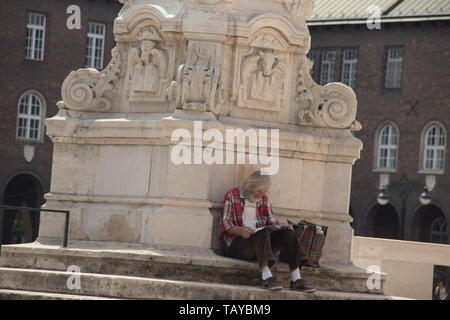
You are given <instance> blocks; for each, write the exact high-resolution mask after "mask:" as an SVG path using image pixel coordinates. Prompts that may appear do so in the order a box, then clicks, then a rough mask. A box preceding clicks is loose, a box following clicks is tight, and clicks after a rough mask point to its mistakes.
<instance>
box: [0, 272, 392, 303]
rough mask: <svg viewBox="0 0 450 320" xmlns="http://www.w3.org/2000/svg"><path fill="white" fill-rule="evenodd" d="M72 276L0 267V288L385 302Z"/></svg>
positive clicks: (368, 297) (90, 293)
mask: <svg viewBox="0 0 450 320" xmlns="http://www.w3.org/2000/svg"><path fill="white" fill-rule="evenodd" d="M73 276H74V273H71V272H64V271H49V270H38V269H19V268H4V267H1V268H0V288H2V289H7V290H24V291H39V292H49V293H57V294H70V295H84V296H95V297H112V298H121V299H171V300H185V299H186V300H199V299H200V300H255V299H256V300H387V299H397V298H396V297H387V296H383V295H376V294H362V293H345V292H330V291H317V292H315V293H303V292H295V291H290V290H288V289H284V290H281V291H277V292H271V291H269V290H265V289H262V288H259V287H256V286H242V285H241V286H236V285H229V284H221V283H200V282H192V281H174V280H165V279H152V278H142V277H131V276H118V275H106V274H94V273H79V274H78V276H79V281H80V282H79V283H80V286H79V289H70V288H69V287H68V285H67V282H68V280H69V279H70V277H73Z"/></svg>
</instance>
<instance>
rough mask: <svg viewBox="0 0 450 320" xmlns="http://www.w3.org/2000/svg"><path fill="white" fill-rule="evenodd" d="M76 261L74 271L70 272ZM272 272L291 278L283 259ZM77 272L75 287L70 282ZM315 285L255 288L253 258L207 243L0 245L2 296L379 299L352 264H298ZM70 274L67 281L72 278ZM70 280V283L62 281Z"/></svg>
mask: <svg viewBox="0 0 450 320" xmlns="http://www.w3.org/2000/svg"><path fill="white" fill-rule="evenodd" d="M69 266H76V268H79V269H78V270H80V273H77V274H75V273H73V272H68V268H69ZM274 275H275V276H276V277H277V279H279V280H280V281H282V284H283V285H284V286H288V283H289V268H288V266H287V264H284V263H280V262H279V263H277V264H276V265H275V268H274ZM75 277H78V279H79V287H78V288H73V286H71V285H70V283H72V284H73V283H76V282H73V281H72V280H74V279H75ZM302 277H303V278H305V279H307V281H308V283H310V284H311V285H312V286H314V287H315V288H317V289H318V291H317V292H315V293H310V294H307V293H302V292H294V291H290V290H288V289H284V290H281V291H278V292H270V291H268V290H265V289H262V288H260V287H259V286H260V281H259V272H258V269H257V266H256V263H251V262H246V261H241V260H237V259H231V258H227V257H223V256H219V255H216V254H215V253H214V252H212V251H209V250H203V251H199V250H192V249H188V248H184V249H183V248H178V249H177V250H174V249H171V250H169V249H168V248H166V249H161V248H159V249H153V248H149V247H147V248H145V247H143V246H138V245H136V246H130V245H123V244H111V243H101V244H100V243H92V242H85V241H83V242H76V241H70V242H69V245H68V248H62V247H61V246H60V245H59V244H56V243H42V242H34V243H28V244H20V245H6V246H2V251H1V257H0V299H30V300H31V299H69V300H70V299H73V300H80V299H86V300H91V299H176V300H184V299H187V300H199V299H205V300H210V299H213V300H230V299H237V300H249V299H257V300H266V299H270V300H273V299H282V300H294V299H298V300H307V299H312V300H321V299H326V300H336V299H338V300H348V299H357V300H379V299H382V300H385V299H397V298H398V297H388V296H384V295H383V284H384V281H385V275H381V283H382V286H381V289H379V290H369V289H368V288H367V285H366V282H367V278H368V277H369V274H367V273H366V272H365V270H364V269H360V268H357V267H355V266H339V265H333V264H331V263H326V262H324V263H323V266H321V267H320V268H309V267H305V268H302ZM71 281H72V282H71ZM68 282H69V285H68Z"/></svg>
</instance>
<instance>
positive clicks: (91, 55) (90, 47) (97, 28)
mask: <svg viewBox="0 0 450 320" xmlns="http://www.w3.org/2000/svg"><path fill="white" fill-rule="evenodd" d="M104 46H105V25H104V24H101V23H95V22H89V23H88V30H87V53H86V67H89V68H96V69H103V53H104Z"/></svg>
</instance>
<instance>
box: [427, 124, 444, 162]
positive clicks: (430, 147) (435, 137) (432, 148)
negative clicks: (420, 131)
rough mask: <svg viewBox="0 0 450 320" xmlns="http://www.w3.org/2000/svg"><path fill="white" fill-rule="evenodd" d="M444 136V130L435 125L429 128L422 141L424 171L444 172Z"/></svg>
mask: <svg viewBox="0 0 450 320" xmlns="http://www.w3.org/2000/svg"><path fill="white" fill-rule="evenodd" d="M445 143H446V134H445V131H444V128H443V127H442V126H441V125H439V124H435V125H433V126H431V127H430V128H429V129H428V130H427V132H426V134H425V141H424V162H423V164H424V165H423V168H424V169H425V170H437V171H441V170H444V154H445Z"/></svg>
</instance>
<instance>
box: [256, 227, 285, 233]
mask: <svg viewBox="0 0 450 320" xmlns="http://www.w3.org/2000/svg"><path fill="white" fill-rule="evenodd" d="M263 229H268V230H269V231H270V232H274V231H278V230H282V229H289V226H273V225H269V226H265V227H261V228H257V229H255V233H256V232H258V231H261V230H263Z"/></svg>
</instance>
